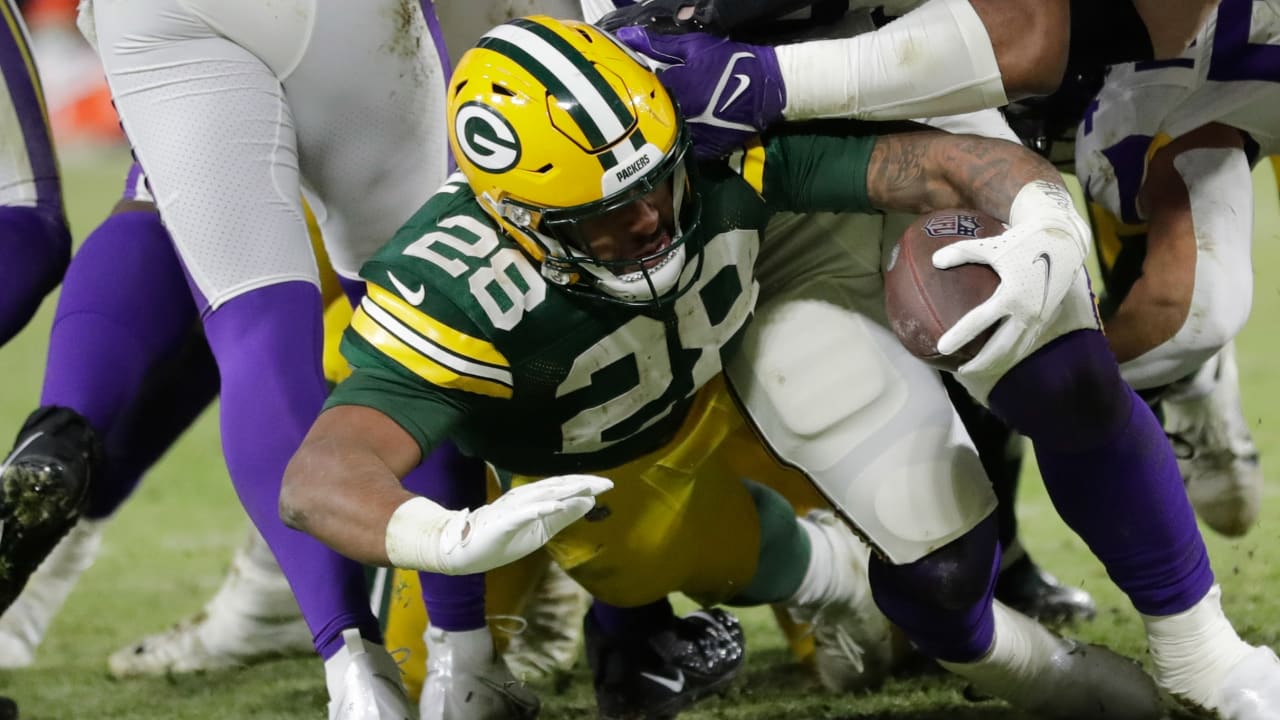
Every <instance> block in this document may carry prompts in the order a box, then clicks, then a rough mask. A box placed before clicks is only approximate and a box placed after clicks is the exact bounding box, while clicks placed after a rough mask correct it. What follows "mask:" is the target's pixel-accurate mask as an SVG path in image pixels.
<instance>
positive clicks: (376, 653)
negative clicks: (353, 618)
mask: <svg viewBox="0 0 1280 720" xmlns="http://www.w3.org/2000/svg"><path fill="white" fill-rule="evenodd" d="M324 676H325V684H326V686H327V687H328V688H329V720H418V708H416V707H414V706H413V703H412V702H411V701H410V700H409V696H408V694H407V693H405V690H404V683H403V682H402V681H401V680H400V666H398V665H396V661H395V660H394V659H392V657H391V654H390V653H388V652H387V649H386V648H384V647H383V646H381V645H379V644H377V643H371V642H369V641H368V640H365V639H364V638H362V637H360V631H359V630H357V629H355V628H347V629H346V630H343V631H342V648H341V649H340V650H338V653H337V654H336V655H334V656H333V657H331V658H329V659H328V660H326V661H325V663H324Z"/></svg>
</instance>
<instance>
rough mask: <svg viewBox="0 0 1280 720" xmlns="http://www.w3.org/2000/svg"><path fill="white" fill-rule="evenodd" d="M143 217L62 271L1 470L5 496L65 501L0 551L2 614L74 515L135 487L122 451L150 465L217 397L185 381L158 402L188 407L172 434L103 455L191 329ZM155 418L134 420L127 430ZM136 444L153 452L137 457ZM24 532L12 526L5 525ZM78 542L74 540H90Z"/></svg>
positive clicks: (100, 513) (150, 217)
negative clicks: (21, 491)
mask: <svg viewBox="0 0 1280 720" xmlns="http://www.w3.org/2000/svg"><path fill="white" fill-rule="evenodd" d="M127 197H128V196H127ZM139 207H142V206H141V205H140V204H138V203H137V202H136V201H135V200H133V199H125V200H122V201H121V203H120V205H119V207H118V210H121V212H116V213H113V215H112V216H111V217H110V218H108V219H107V220H106V221H105V222H104V223H103V224H102V225H101V226H99V227H98V228H97V229H96V230H95V231H94V232H93V233H91V234H90V236H89V237H88V238H87V239H86V240H85V243H84V245H83V246H82V248H81V249H80V251H79V252H78V253H77V255H76V259H75V261H74V262H73V263H72V264H71V266H70V268H69V270H68V275H67V281H66V282H65V284H64V290H63V292H62V294H61V296H60V297H59V301H58V308H57V311H56V314H55V317H54V323H53V328H52V331H51V335H50V342H49V355H48V361H47V364H46V374H45V382H44V387H43V389H42V393H41V406H40V408H39V409H37V410H36V411H35V412H34V413H32V415H31V416H30V417H29V418H28V420H27V422H26V424H25V426H24V428H23V430H22V431H21V432H20V433H19V435H18V439H17V441H16V442H15V450H14V452H13V453H11V455H10V457H9V460H8V462H7V463H6V465H5V467H4V468H3V470H0V478H3V481H4V483H5V485H6V487H9V486H12V487H40V488H43V489H44V491H45V492H49V491H51V490H53V489H58V491H59V494H60V495H61V500H59V501H58V502H56V503H50V504H48V505H47V507H46V508H45V510H44V511H43V514H42V515H41V516H40V517H42V524H41V525H40V527H39V528H38V529H30V528H26V527H23V531H22V532H14V533H10V534H8V535H7V536H6V541H5V542H4V543H3V544H0V552H2V553H3V554H4V556H5V560H6V567H8V568H9V572H10V576H9V577H8V578H6V581H5V593H6V598H5V600H4V601H3V606H7V605H8V603H9V602H10V601H12V599H13V598H14V597H15V595H16V593H17V592H18V591H20V590H21V588H22V586H23V584H24V583H25V582H26V579H27V576H28V575H29V574H30V573H31V572H32V571H33V570H34V569H35V568H36V567H37V566H38V565H39V563H40V561H41V560H42V559H43V558H44V556H45V555H46V554H48V553H49V551H50V550H51V549H52V548H53V545H54V544H56V543H57V541H58V539H59V538H60V537H61V535H62V533H64V532H65V531H66V530H67V529H69V528H70V527H71V525H72V524H74V523H75V520H76V518H77V516H78V515H79V513H80V512H81V511H82V510H84V511H85V512H87V513H88V514H89V515H91V516H92V517H94V518H102V517H105V516H106V515H107V514H109V512H110V511H111V510H112V509H114V507H115V505H116V504H117V503H118V500H117V499H114V498H123V497H124V496H125V495H127V493H128V492H129V491H130V490H131V489H132V487H133V485H134V483H135V482H136V477H137V474H138V473H139V471H140V469H141V467H143V466H145V465H147V464H149V461H144V462H143V464H141V465H139V464H138V463H137V462H133V461H132V460H131V458H130V453H134V452H137V453H141V454H142V455H144V456H146V455H149V456H150V457H151V458H152V459H154V457H157V456H158V455H159V453H160V452H162V451H163V448H165V447H167V446H168V444H169V442H170V441H171V440H172V439H173V438H174V437H176V436H177V434H178V433H180V432H181V430H182V429H183V428H184V427H185V426H186V424H187V422H189V417H190V416H193V415H194V413H197V412H198V411H199V410H200V409H201V408H202V407H203V406H204V405H205V404H207V402H208V400H209V398H210V397H211V396H212V394H213V392H215V391H216V390H214V389H213V388H216V378H209V379H207V380H205V381H203V382H201V381H200V378H198V377H196V376H194V375H193V376H190V377H185V378H182V381H181V382H176V383H175V388H176V389H177V392H175V393H173V394H172V395H167V396H165V398H164V401H165V402H166V403H170V404H172V405H174V406H175V407H179V406H182V405H183V404H189V405H190V406H191V407H190V408H189V409H188V410H187V412H188V416H189V417H188V420H187V421H186V422H183V421H181V420H180V419H178V418H173V417H166V418H164V421H165V422H166V423H168V424H163V425H158V428H159V429H160V430H161V432H160V433H158V434H153V433H150V432H139V433H126V436H125V437H119V438H116V439H115V441H113V442H110V443H108V445H107V446H106V447H105V448H104V446H103V442H104V438H107V437H109V433H111V432H112V430H113V429H114V428H115V426H116V425H117V421H118V420H120V418H121V417H122V416H124V415H127V414H129V412H130V410H129V409H130V408H131V407H132V406H133V405H134V404H135V401H136V399H137V397H138V396H139V394H140V393H142V392H143V389H144V387H145V386H146V384H147V383H148V382H149V381H150V380H151V379H154V378H156V377H163V376H164V375H165V373H162V372H159V371H160V370H161V369H162V368H164V367H166V366H168V367H172V364H171V363H174V362H177V361H178V359H179V355H180V351H181V348H182V346H183V344H184V343H185V342H187V338H188V337H189V336H190V335H191V333H192V331H193V328H194V324H195V322H196V315H195V306H194V304H193V303H192V302H191V300H190V293H189V292H187V291H186V289H185V283H184V281H183V279H182V275H181V272H180V270H179V267H178V264H177V261H176V257H175V256H174V253H173V249H172V247H171V245H170V243H169V238H168V235H167V234H166V233H165V231H164V229H163V228H162V227H161V225H160V221H159V217H158V216H157V215H156V213H155V212H154V210H146V209H136V208H139ZM197 342H198V337H197ZM157 420H158V418H155V417H154V416H150V415H147V414H145V413H142V412H140V411H136V410H135V412H134V413H133V419H132V421H130V422H134V423H142V424H146V423H150V422H153V421H157ZM125 424H126V425H127V424H128V423H127V422H126V423H125ZM153 429H155V428H153ZM139 437H142V438H145V442H146V443H150V444H149V445H145V446H139V447H136V448H135V447H133V446H134V444H135V443H137V442H139V441H138V438H139ZM104 453H106V455H105V459H104ZM25 517H30V515H27V516H25ZM22 524H23V520H21V519H19V520H17V521H15V523H13V524H12V525H13V526H14V527H15V528H16V527H18V526H20V525H22ZM82 536H83V534H78V535H77V537H81V538H82V539H86V540H87V539H88V538H87V536H83V537H82ZM67 552H72V551H71V550H70V549H68V551H67ZM72 554H76V553H74V552H72ZM77 565H78V563H72V564H71V565H67V566H65V567H67V568H68V569H70V568H73V567H76V566H77ZM67 579H68V580H70V582H74V580H73V579H71V578H67ZM70 582H68V583H66V585H65V587H64V590H63V594H65V591H69V589H70ZM42 606H44V607H50V605H49V603H42ZM50 614H52V610H50Z"/></svg>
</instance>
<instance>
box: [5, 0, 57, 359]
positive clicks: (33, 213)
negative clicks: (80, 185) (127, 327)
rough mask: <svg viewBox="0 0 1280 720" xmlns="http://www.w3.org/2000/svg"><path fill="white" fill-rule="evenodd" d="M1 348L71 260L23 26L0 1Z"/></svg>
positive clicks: (11, 5) (8, 1) (13, 8)
mask: <svg viewBox="0 0 1280 720" xmlns="http://www.w3.org/2000/svg"><path fill="white" fill-rule="evenodd" d="M0 15H2V16H3V23H0V24H2V25H3V28H2V29H0V78H3V83H4V90H5V92H4V95H3V100H0V116H2V118H3V119H2V120H0V137H2V138H3V139H4V148H5V152H4V155H3V158H0V258H3V261H0V346H3V345H4V344H5V343H7V342H8V341H9V340H10V339H11V338H12V337H13V336H14V335H17V334H18V331H19V330H21V329H22V328H23V327H25V326H26V324H27V321H29V320H30V319H31V316H32V315H33V314H35V311H36V308H38V307H39V306H40V301H41V300H43V299H44V296H45V295H47V294H49V292H50V291H51V290H53V288H55V287H57V285H58V282H59V281H61V280H62V274H63V272H64V271H65V270H66V268H67V262H68V261H69V260H70V259H71V231H70V230H69V229H68V227H67V218H66V214H65V211H64V210H63V207H62V186H61V180H60V179H59V177H58V160H57V157H56V155H55V154H54V149H53V139H52V137H51V133H50V131H49V120H48V117H47V116H46V114H45V107H44V96H43V93H42V90H41V88H40V79H39V78H38V77H37V76H36V67H35V62H34V60H33V58H32V56H31V48H30V41H29V39H28V37H27V28H26V25H25V24H24V23H23V21H22V16H21V15H20V14H19V12H18V6H17V3H16V2H14V0H4V2H3V3H0Z"/></svg>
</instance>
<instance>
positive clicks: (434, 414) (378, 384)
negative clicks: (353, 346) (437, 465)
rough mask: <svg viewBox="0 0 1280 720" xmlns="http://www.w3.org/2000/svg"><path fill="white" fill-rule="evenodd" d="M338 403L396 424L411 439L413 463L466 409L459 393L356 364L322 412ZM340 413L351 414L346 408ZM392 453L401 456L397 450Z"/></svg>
mask: <svg viewBox="0 0 1280 720" xmlns="http://www.w3.org/2000/svg"><path fill="white" fill-rule="evenodd" d="M342 407H347V408H365V409H366V410H368V411H371V412H376V413H377V414H380V415H381V416H383V417H385V418H387V419H388V420H389V421H390V422H392V423H394V424H395V425H396V426H398V427H399V428H400V430H401V431H402V432H403V433H404V434H405V435H407V436H408V437H409V438H411V439H412V440H413V444H414V446H415V448H414V449H415V451H416V452H417V454H418V455H419V457H418V458H415V464H416V460H418V459H420V458H421V457H426V456H427V455H428V454H430V453H431V450H432V449H433V448H435V446H437V445H439V444H440V443H441V442H443V441H444V440H445V439H446V438H448V437H449V436H450V435H451V434H452V433H453V431H454V428H455V427H456V426H457V425H458V424H459V423H461V422H462V420H463V418H464V417H465V416H466V414H467V413H468V412H469V411H470V405H469V403H468V402H467V397H466V396H465V394H463V393H451V392H448V391H447V390H444V389H442V388H437V387H433V386H430V385H426V384H424V383H421V382H418V381H417V380H416V379H414V378H410V377H407V376H406V375H404V374H402V373H400V372H397V371H395V370H391V369H387V368H381V367H376V366H374V367H369V366H364V367H362V366H360V365H357V366H356V368H355V372H354V373H352V375H351V377H349V378H347V379H346V380H343V381H342V382H341V383H340V384H339V385H338V386H337V387H336V388H334V390H333V393H332V394H330V396H329V400H328V402H326V403H325V414H327V413H329V412H330V411H332V410H336V409H338V408H342ZM343 414H346V415H348V416H349V417H350V416H351V415H350V412H349V411H344V413H343ZM362 415H363V414H362ZM322 416H323V415H322ZM339 417H341V416H339ZM386 436H387V437H391V438H393V439H394V437H397V436H398V434H397V433H395V432H391V431H389V430H388V432H387V433H386ZM389 452H390V451H389ZM406 452H407V449H406ZM395 456H396V457H398V458H400V459H401V460H403V459H404V458H403V457H402V456H401V455H400V454H399V453H395ZM409 467H412V465H410V466H409Z"/></svg>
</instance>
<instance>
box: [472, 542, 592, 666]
mask: <svg viewBox="0 0 1280 720" xmlns="http://www.w3.org/2000/svg"><path fill="white" fill-rule="evenodd" d="M590 604H591V596H590V595H589V594H588V593H587V591H586V590H584V589H583V587H582V586H581V585H579V584H578V583H577V582H575V581H574V580H573V578H571V577H569V575H568V573H566V572H565V571H564V570H562V569H561V568H560V566H559V565H557V564H555V563H550V564H549V565H548V566H547V571H546V572H545V573H544V574H543V576H542V579H541V580H539V581H538V585H537V587H535V588H534V591H533V597H532V598H530V599H529V602H528V603H527V604H526V605H525V609H524V613H523V617H522V618H521V619H522V620H523V623H522V625H523V628H522V629H520V630H519V631H518V632H512V633H511V636H510V638H509V639H508V641H507V648H506V650H505V651H503V653H502V656H503V658H504V659H505V660H506V661H507V667H509V668H511V673H512V674H513V675H515V676H516V677H517V678H519V679H520V680H522V681H523V682H526V683H530V682H541V681H544V680H557V679H559V678H562V677H565V676H566V675H567V674H568V673H570V672H572V671H573V665H574V663H575V662H577V660H578V655H579V654H580V653H581V652H582V618H583V616H584V615H585V614H586V612H587V606H589V605H590ZM496 619H499V618H493V617H491V618H490V620H496ZM495 629H496V631H497V632H502V631H503V625H502V624H497V625H496V628H495Z"/></svg>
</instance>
